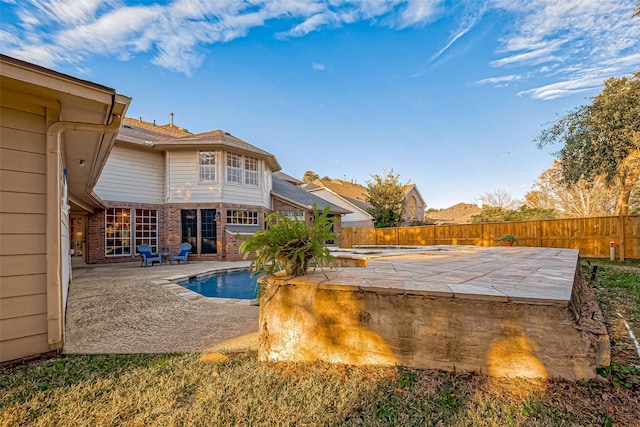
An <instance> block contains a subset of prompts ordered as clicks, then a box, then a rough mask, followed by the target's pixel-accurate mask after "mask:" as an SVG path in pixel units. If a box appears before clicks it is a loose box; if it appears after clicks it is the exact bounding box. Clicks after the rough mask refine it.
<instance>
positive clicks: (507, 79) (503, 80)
mask: <svg viewBox="0 0 640 427" xmlns="http://www.w3.org/2000/svg"><path fill="white" fill-rule="evenodd" d="M522 79H524V76H523V75H521V74H511V75H508V76H500V77H489V78H486V79H482V80H478V81H477V82H476V84H479V85H483V84H491V85H505V84H507V83H511V82H515V81H519V80H522Z"/></svg>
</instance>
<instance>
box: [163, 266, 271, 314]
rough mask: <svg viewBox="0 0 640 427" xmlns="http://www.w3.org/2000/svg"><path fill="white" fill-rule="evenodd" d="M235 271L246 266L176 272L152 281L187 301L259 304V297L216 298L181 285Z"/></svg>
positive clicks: (243, 269) (245, 268)
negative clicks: (183, 272) (188, 272)
mask: <svg viewBox="0 0 640 427" xmlns="http://www.w3.org/2000/svg"><path fill="white" fill-rule="evenodd" d="M236 271H247V267H220V268H213V269H208V270H204V271H198V272H196V273H190V274H176V275H173V276H169V277H166V278H164V279H161V280H154V281H153V283H154V284H157V285H162V287H163V288H164V289H167V290H168V291H170V292H172V293H174V294H175V295H177V296H179V297H181V298H183V299H186V300H187V301H206V302H212V303H215V304H231V305H252V306H257V305H260V298H254V299H242V298H216V297H206V296H204V295H202V294H199V293H197V292H194V291H192V290H191V289H187V288H185V287H184V286H182V283H185V282H188V281H189V280H191V279H199V278H202V277H209V276H213V275H215V274H220V273H231V272H236Z"/></svg>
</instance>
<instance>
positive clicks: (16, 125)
mask: <svg viewBox="0 0 640 427" xmlns="http://www.w3.org/2000/svg"><path fill="white" fill-rule="evenodd" d="M30 111H31V112H27V111H18V110H16V109H11V108H7V107H5V106H3V107H2V108H1V109H0V347H1V348H2V350H1V351H0V361H5V360H12V359H16V358H19V357H24V356H29V355H32V354H37V353H41V352H46V351H48V350H49V344H48V340H47V320H46V319H47V295H46V268H47V261H46V175H45V174H46V154H45V148H46V134H45V133H46V120H45V117H44V110H43V109H37V108H32V109H30ZM38 111H40V113H38V114H36V113H35V112H38Z"/></svg>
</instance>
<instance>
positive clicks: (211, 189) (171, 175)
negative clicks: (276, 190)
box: [167, 151, 271, 207]
mask: <svg viewBox="0 0 640 427" xmlns="http://www.w3.org/2000/svg"><path fill="white" fill-rule="evenodd" d="M167 156H168V194H169V197H168V202H169V203H211V202H214V203H217V202H222V203H229V204H241V205H255V206H264V207H268V206H269V202H270V194H271V174H270V173H269V174H268V175H269V176H268V177H267V180H266V182H265V180H264V175H263V172H262V171H263V168H264V163H263V162H262V161H261V162H260V166H259V172H258V181H259V182H258V185H257V186H252V185H244V184H236V183H228V182H226V169H225V168H226V156H225V153H224V152H220V151H218V153H217V156H216V180H215V182H199V181H198V179H199V174H198V152H197V151H172V152H169V153H167Z"/></svg>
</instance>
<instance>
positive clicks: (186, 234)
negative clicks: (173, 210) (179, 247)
mask: <svg viewBox="0 0 640 427" xmlns="http://www.w3.org/2000/svg"><path fill="white" fill-rule="evenodd" d="M180 220H181V225H182V227H181V228H182V243H191V246H192V247H193V248H192V250H191V252H192V253H194V254H197V253H198V211H197V210H196V209H182V210H181V211H180Z"/></svg>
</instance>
